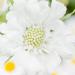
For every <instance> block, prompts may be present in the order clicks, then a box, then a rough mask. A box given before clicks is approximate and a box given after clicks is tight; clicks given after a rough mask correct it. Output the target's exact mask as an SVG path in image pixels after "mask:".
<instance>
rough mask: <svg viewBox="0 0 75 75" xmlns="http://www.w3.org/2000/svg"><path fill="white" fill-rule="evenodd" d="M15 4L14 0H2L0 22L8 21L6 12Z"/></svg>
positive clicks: (0, 2) (0, 0)
mask: <svg viewBox="0 0 75 75" xmlns="http://www.w3.org/2000/svg"><path fill="white" fill-rule="evenodd" d="M12 5H13V0H0V23H3V22H6V21H7V20H6V14H7V13H8V12H9V10H10V7H11V6H12Z"/></svg>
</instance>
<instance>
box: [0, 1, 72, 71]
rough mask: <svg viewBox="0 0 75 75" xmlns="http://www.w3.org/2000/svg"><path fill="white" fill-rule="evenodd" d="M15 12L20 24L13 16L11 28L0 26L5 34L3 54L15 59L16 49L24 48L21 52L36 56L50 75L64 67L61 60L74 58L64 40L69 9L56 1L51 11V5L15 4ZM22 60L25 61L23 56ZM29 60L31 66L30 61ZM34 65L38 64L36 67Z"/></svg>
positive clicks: (0, 30) (21, 2) (0, 45)
mask: <svg viewBox="0 0 75 75" xmlns="http://www.w3.org/2000/svg"><path fill="white" fill-rule="evenodd" d="M43 7H44V8H43ZM14 11H15V13H16V15H17V21H18V22H19V23H17V21H16V18H15V16H16V15H15V16H14V15H13V13H12V12H10V13H9V14H8V16H7V18H8V20H9V22H8V23H7V25H2V26H0V32H3V33H4V34H5V35H3V36H2V35H1V37H0V38H1V40H0V42H1V44H0V51H1V53H3V54H10V55H13V54H14V53H15V52H16V48H20V50H21V51H25V52H26V51H27V52H29V53H30V54H32V55H34V56H36V58H37V59H38V60H39V61H40V63H42V64H43V66H44V67H45V68H46V70H47V71H48V72H49V71H50V70H53V69H54V68H55V67H57V66H58V65H59V64H60V62H61V60H60V56H63V55H65V56H67V55H68V54H71V52H70V51H69V50H70V49H69V47H68V45H67V43H66V42H65V40H64V37H62V36H63V35H62V32H63V28H64V26H65V25H64V23H63V22H62V21H61V20H60V18H62V17H63V16H64V14H65V13H66V7H65V6H64V5H63V4H62V3H60V2H58V1H56V0H52V4H51V7H50V8H49V6H48V2H47V1H40V2H38V1H37V0H28V1H26V0H21V1H18V2H17V0H15V3H14ZM10 15H11V16H10ZM17 52H18V50H17ZM19 55H20V54H19ZM63 57H64V56H63ZM21 58H23V59H24V57H22V56H21ZM26 59H28V62H30V59H29V58H28V57H26ZM26 59H24V60H25V61H26ZM25 61H24V63H25ZM28 64H29V65H30V63H28ZM23 65H25V64H23ZM34 65H36V64H33V65H32V66H33V67H34ZM25 67H26V65H25ZM36 67H37V65H36ZM29 68H30V67H29ZM29 68H28V69H29ZM34 68H35V67H34ZM34 68H33V69H34ZM30 70H31V69H30ZM33 71H34V70H33ZM33 71H32V70H31V72H33Z"/></svg>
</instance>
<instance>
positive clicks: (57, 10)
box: [51, 0, 66, 18]
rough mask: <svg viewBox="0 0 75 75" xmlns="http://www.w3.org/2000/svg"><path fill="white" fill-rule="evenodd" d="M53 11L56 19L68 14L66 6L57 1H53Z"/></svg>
mask: <svg viewBox="0 0 75 75" xmlns="http://www.w3.org/2000/svg"><path fill="white" fill-rule="evenodd" d="M51 9H52V11H53V12H52V14H53V15H54V18H62V17H63V16H64V14H65V13H66V6H65V5H64V4H62V3H60V2H58V1H56V0H52V4H51Z"/></svg>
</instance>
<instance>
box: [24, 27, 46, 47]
mask: <svg viewBox="0 0 75 75" xmlns="http://www.w3.org/2000/svg"><path fill="white" fill-rule="evenodd" d="M44 34H45V32H44V30H43V29H42V28H33V27H29V28H28V29H27V30H26V32H25V34H24V42H26V43H27V44H28V45H31V46H33V47H39V46H40V45H41V44H42V42H43V39H44Z"/></svg>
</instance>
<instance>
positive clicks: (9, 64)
mask: <svg viewBox="0 0 75 75" xmlns="http://www.w3.org/2000/svg"><path fill="white" fill-rule="evenodd" d="M4 67H5V71H7V72H12V71H13V70H14V69H15V63H14V62H12V61H10V62H7V63H5V66H4Z"/></svg>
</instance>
